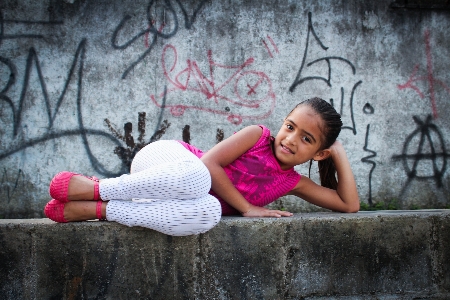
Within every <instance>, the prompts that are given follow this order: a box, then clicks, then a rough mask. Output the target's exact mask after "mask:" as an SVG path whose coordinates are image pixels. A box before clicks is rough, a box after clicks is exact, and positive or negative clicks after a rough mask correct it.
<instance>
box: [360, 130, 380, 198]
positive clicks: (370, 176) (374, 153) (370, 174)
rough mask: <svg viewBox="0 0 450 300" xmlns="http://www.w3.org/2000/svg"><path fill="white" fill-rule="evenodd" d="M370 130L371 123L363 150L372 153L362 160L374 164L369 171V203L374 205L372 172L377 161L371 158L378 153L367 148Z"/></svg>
mask: <svg viewBox="0 0 450 300" xmlns="http://www.w3.org/2000/svg"><path fill="white" fill-rule="evenodd" d="M369 131H370V124H368V125H367V129H366V139H365V142H364V147H363V150H364V151H366V152H369V153H370V155H369V156H366V157H363V158H362V159H361V161H362V162H363V163H367V164H371V165H372V167H371V168H370V171H369V198H368V202H369V205H372V204H373V202H372V174H373V170H375V168H376V166H377V163H376V162H374V161H373V160H371V159H372V158H374V157H376V156H377V153H376V152H375V151H373V150H370V149H368V148H367V147H368V144H369Z"/></svg>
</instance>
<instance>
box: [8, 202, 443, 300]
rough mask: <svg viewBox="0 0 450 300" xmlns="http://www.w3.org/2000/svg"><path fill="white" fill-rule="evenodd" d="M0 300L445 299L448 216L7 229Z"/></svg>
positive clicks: (11, 224) (13, 225)
mask: <svg viewBox="0 0 450 300" xmlns="http://www.w3.org/2000/svg"><path fill="white" fill-rule="evenodd" d="M0 243H1V247H0V295H2V296H1V298H2V299H330V298H332V299H413V298H414V299H449V298H450V251H449V249H450V211H449V210H436V211H389V212H367V213H357V214H338V213H307V214H296V215H295V216H294V217H293V218H285V219H267V218H266V219H265V218H257V219H250V218H241V217H225V218H223V219H222V220H221V222H220V223H219V224H218V226H217V227H215V228H214V229H212V230H211V231H209V232H207V233H206V234H202V235H199V236H190V237H170V236H166V235H163V234H160V233H158V232H155V231H152V230H148V229H143V228H128V227H125V226H122V225H119V224H116V223H109V222H83V223H70V224H56V223H53V222H51V221H50V220H48V219H31V220H2V221H0Z"/></svg>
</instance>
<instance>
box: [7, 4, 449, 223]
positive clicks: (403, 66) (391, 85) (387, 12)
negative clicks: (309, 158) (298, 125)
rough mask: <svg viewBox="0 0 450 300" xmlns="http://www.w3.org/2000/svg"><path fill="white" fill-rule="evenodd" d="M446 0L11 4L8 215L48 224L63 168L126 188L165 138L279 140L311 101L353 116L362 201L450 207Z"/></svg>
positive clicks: (287, 203) (350, 132)
mask: <svg viewBox="0 0 450 300" xmlns="http://www.w3.org/2000/svg"><path fill="white" fill-rule="evenodd" d="M403 2H405V3H406V2H407V3H408V5H407V6H408V7H405V5H404V3H403ZM441 2H442V3H443V1H418V2H413V1H393V0H381V1H348V0H341V1H325V0H322V1H320V0H307V1H289V0H280V1H271V0H263V1H244V0H229V1H201V0H198V1H179V0H165V1H144V0H142V1H140V0H134V1H118V0H108V1H89V0H83V1H79V0H64V1H63V0H47V1H29V0H2V1H1V3H0V137H1V144H0V163H1V169H0V171H1V176H0V207H1V209H0V217H3V218H28V217H41V216H42V208H43V206H44V204H45V203H46V202H47V201H48V200H49V198H48V194H47V186H48V182H49V181H50V179H51V177H52V176H53V175H54V174H55V173H56V172H59V171H61V170H72V171H77V172H82V173H85V174H89V175H96V176H98V177H106V176H115V175H118V174H122V173H124V172H127V171H128V167H129V163H130V160H131V159H132V157H133V153H135V151H136V150H138V149H140V148H141V147H142V146H144V145H146V144H147V143H149V142H151V141H154V140H158V139H183V140H186V141H190V142H191V143H192V144H195V145H197V146H198V147H200V148H202V149H208V148H210V147H211V146H213V145H214V144H215V143H217V141H220V140H222V139H223V138H226V137H228V136H230V135H231V134H233V132H235V131H237V130H239V129H241V128H243V127H244V126H247V125H250V124H255V123H263V124H265V125H267V126H268V127H269V128H271V129H272V130H273V131H274V133H275V132H276V131H277V130H278V128H279V126H280V122H281V120H282V119H283V117H284V116H285V115H286V114H287V113H288V112H289V111H290V110H291V108H292V107H293V106H294V105H295V104H296V103H298V102H299V101H301V100H304V99H306V98H310V97H313V96H319V97H322V98H324V99H326V100H327V101H330V102H332V103H333V105H334V106H335V107H336V109H337V110H338V111H340V112H341V113H342V117H343V121H344V124H345V128H344V130H343V132H342V134H341V138H340V139H341V140H342V142H343V143H344V144H345V145H346V147H347V149H348V152H349V156H350V158H351V163H352V165H353V167H354V171H355V175H356V179H357V184H358V187H359V193H360V196H361V199H362V200H363V201H364V202H366V203H376V202H379V201H385V202H390V203H391V202H392V203H393V202H396V203H397V206H398V207H400V208H410V207H431V206H433V207H445V206H448V205H449V203H450V199H449V195H450V194H449V193H448V191H449V184H450V181H449V173H448V172H447V158H448V153H447V150H446V148H447V145H448V144H449V142H450V141H449V130H450V126H449V118H448V115H450V106H449V104H448V103H449V101H448V100H449V95H450V76H449V72H448V70H449V68H450V53H449V51H450V47H449V45H450V36H449V34H448V28H449V27H450V18H449V15H450V13H449V11H448V10H446V8H448V7H447V6H448V5H447V4H445V3H444V4H442V3H441ZM417 3H418V5H419V8H417V5H416V4H417ZM420 5H422V7H420ZM413 6H415V7H413ZM411 8H415V9H411ZM299 171H300V172H302V173H307V167H303V166H302V167H299ZM312 177H313V178H317V170H316V169H315V168H313V173H312ZM274 205H275V206H278V207H285V208H287V209H290V210H293V211H311V210H315V208H314V207H312V206H309V205H306V204H305V203H304V201H301V200H300V201H297V200H293V199H291V198H286V199H282V200H281V201H279V202H278V203H276V204H274Z"/></svg>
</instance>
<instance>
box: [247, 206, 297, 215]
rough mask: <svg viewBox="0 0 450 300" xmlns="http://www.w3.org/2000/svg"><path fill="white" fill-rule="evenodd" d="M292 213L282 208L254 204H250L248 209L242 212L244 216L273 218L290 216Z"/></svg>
mask: <svg viewBox="0 0 450 300" xmlns="http://www.w3.org/2000/svg"><path fill="white" fill-rule="evenodd" d="M292 215H293V213H290V212H288V211H282V210H272V209H267V208H264V207H259V206H254V205H252V206H251V207H250V209H249V210H247V211H246V212H244V213H242V216H244V217H273V218H281V217H291V216H292Z"/></svg>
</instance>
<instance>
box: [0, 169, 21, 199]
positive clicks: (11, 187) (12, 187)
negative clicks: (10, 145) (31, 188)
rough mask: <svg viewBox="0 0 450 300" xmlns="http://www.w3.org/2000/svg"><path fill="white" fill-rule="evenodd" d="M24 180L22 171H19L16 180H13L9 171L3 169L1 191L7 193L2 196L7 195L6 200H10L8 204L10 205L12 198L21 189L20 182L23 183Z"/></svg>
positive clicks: (0, 183)
mask: <svg viewBox="0 0 450 300" xmlns="http://www.w3.org/2000/svg"><path fill="white" fill-rule="evenodd" d="M23 179H24V176H23V172H22V170H21V169H19V171H18V172H17V175H16V178H15V179H12V180H11V178H10V177H9V176H8V171H7V170H6V168H4V169H3V175H2V180H1V182H0V191H2V192H5V193H2V194H3V195H4V194H6V199H7V200H8V201H7V203H10V201H11V198H12V196H13V195H14V193H15V192H16V190H17V189H18V187H19V181H20V180H22V181H23Z"/></svg>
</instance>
